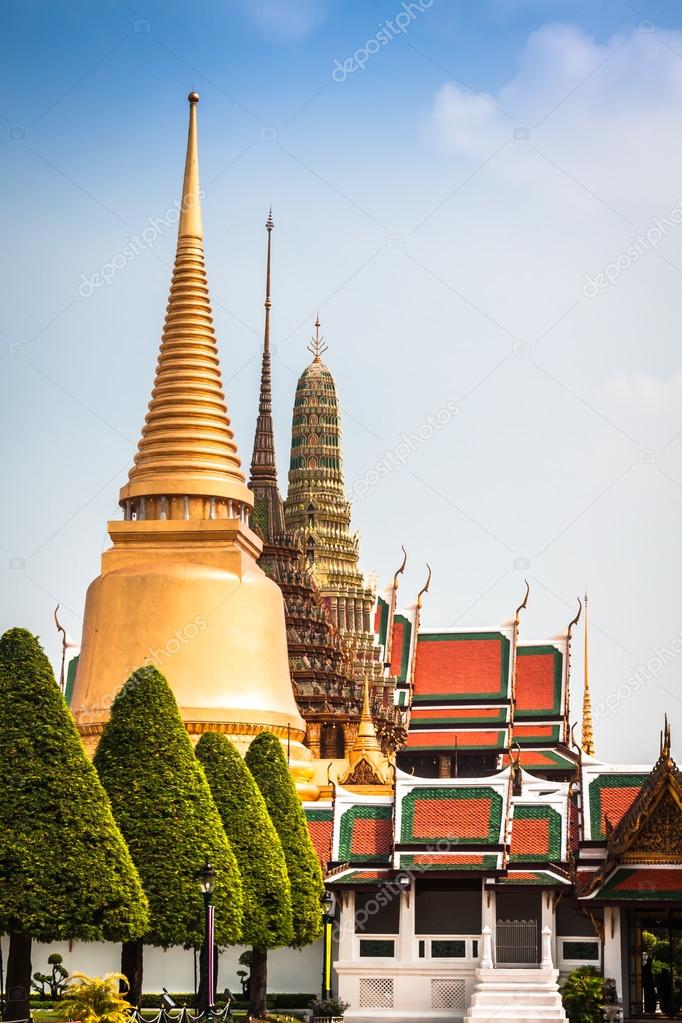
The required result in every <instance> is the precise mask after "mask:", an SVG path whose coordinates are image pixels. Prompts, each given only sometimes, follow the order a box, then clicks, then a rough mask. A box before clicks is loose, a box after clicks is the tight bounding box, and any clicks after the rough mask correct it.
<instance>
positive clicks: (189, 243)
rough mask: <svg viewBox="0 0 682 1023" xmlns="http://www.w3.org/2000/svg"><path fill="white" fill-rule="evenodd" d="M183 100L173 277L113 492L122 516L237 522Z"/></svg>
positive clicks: (195, 153)
mask: <svg viewBox="0 0 682 1023" xmlns="http://www.w3.org/2000/svg"><path fill="white" fill-rule="evenodd" d="M188 100H189V131H188V136H187V156H186V160H185V173H184V178H183V185H182V203H181V207H180V219H179V226H178V242H177V251H176V255H175V265H174V267H173V279H172V282H171V288H170V296H169V299H168V306H167V309H166V319H165V323H164V328H163V336H162V339H161V348H160V350H159V359H158V362H157V366H156V377H155V380H154V389H153V391H152V397H151V401H150V403H149V409H148V412H147V416H146V418H145V423H144V426H143V428H142V436H141V438H140V442H139V444H138V448H137V454H136V455H135V462H134V465H133V467H132V469H131V470H130V472H129V474H128V483H127V484H126V486H124V487H123V489H122V490H121V495H120V500H121V505H122V507H123V509H124V511H125V516H126V518H140V519H159V518H192V519H197V518H199V519H201V518H232V517H235V518H236V517H241V513H242V510H243V506H246V507H247V508H251V507H252V506H253V497H252V495H251V492H250V491H249V490H248V489H247V487H246V483H245V479H244V474H243V472H242V468H241V463H240V461H239V457H238V455H237V445H236V443H235V440H234V435H233V433H232V429H231V426H230V419H229V417H228V414H227V406H226V404H225V398H224V394H223V386H222V379H221V375H220V362H219V358H218V348H217V343H216V337H215V332H214V329H213V317H212V315H211V304H210V299H209V294H208V282H207V279H206V269H205V266H204V250H203V229H202V220H201V189H200V184H199V147H198V139H197V105H198V102H199V96H198V95H197V93H195V92H192V93H190V94H189V96H188ZM235 502H236V505H235Z"/></svg>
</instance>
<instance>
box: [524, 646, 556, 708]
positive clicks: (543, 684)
mask: <svg viewBox="0 0 682 1023" xmlns="http://www.w3.org/2000/svg"><path fill="white" fill-rule="evenodd" d="M561 662H562V658H561V654H560V653H559V651H558V650H556V648H554V647H544V646H543V647H536V648H534V647H526V648H523V647H519V649H518V651H517V657H516V690H515V695H516V699H515V704H514V706H515V713H516V714H517V715H523V714H529V713H532V714H538V713H549V714H557V713H559V711H560V710H561V684H562V679H561Z"/></svg>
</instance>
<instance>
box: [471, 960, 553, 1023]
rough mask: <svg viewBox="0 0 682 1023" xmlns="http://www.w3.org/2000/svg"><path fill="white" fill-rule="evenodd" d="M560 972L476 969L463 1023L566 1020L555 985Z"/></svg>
mask: <svg viewBox="0 0 682 1023" xmlns="http://www.w3.org/2000/svg"><path fill="white" fill-rule="evenodd" d="M558 977H559V971H558V970H555V969H553V968H552V966H549V965H545V966H540V967H537V968H536V969H513V968H512V969H505V968H504V967H503V968H500V969H489V968H488V969H480V970H476V987H475V989H474V994H473V997H472V999H471V1005H470V1006H469V1014H468V1015H467V1016H465V1018H464V1023H567V1016H566V1013H565V1012H564V1008H563V1005H562V1004H561V995H560V994H559V985H558Z"/></svg>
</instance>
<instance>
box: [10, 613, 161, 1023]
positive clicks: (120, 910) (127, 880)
mask: <svg viewBox="0 0 682 1023" xmlns="http://www.w3.org/2000/svg"><path fill="white" fill-rule="evenodd" d="M0 764H1V765H2V767H1V769H0V933H7V932H9V935H10V952H9V961H8V964H7V994H8V1001H7V1005H6V1006H5V1018H6V1019H25V1018H27V1017H28V1016H29V1014H30V1013H29V1001H28V1000H29V992H30V986H31V941H32V939H36V940H38V941H42V942H52V941H60V940H68V939H71V938H73V939H77V940H82V941H102V940H108V941H129V940H131V939H134V938H137V937H138V936H139V935H141V934H143V933H144V931H145V929H146V928H147V926H148V911H147V900H146V898H145V896H144V893H143V891H142V886H141V884H140V878H139V876H138V873H137V870H136V869H135V866H134V864H133V861H132V859H131V857H130V853H129V852H128V849H127V848H126V845H125V842H124V841H123V838H122V836H121V833H120V831H119V830H118V828H117V826H116V823H115V822H114V818H113V816H112V813H111V807H110V805H109V800H108V799H107V796H106V793H105V792H104V789H103V788H102V785H101V783H100V780H99V778H98V777H97V773H96V771H95V770H94V768H93V766H92V764H91V763H90V762H89V760H88V758H87V756H86V754H85V750H84V749H83V746H82V743H81V740H80V737H79V735H78V732H77V730H76V726H75V724H74V721H73V718H72V716H71V714H70V713H69V710H68V708H67V706H66V703H65V702H64V697H63V696H62V694H61V692H60V690H59V687H58V685H57V683H56V681H55V677H54V674H53V672H52V668H51V666H50V662H49V661H48V659H47V657H46V656H45V654H44V653H43V650H42V648H41V646H40V644H39V642H38V640H37V639H36V637H35V636H32V635H31V633H30V632H27V631H26V630H25V629H10V630H9V632H6V633H5V634H4V636H3V637H2V638H1V639H0Z"/></svg>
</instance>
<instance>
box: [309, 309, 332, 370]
mask: <svg viewBox="0 0 682 1023" xmlns="http://www.w3.org/2000/svg"><path fill="white" fill-rule="evenodd" d="M327 347H328V345H327V342H326V341H325V339H324V338H323V337H320V314H319V313H318V314H317V319H316V320H315V337H314V338H312V340H311V343H310V344H309V345H308V351H309V352H310V353H311V354H312V355H314V356H315V360H314V361H315V362H322V356H323V355H324V353H325V352H326V351H327Z"/></svg>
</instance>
